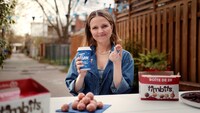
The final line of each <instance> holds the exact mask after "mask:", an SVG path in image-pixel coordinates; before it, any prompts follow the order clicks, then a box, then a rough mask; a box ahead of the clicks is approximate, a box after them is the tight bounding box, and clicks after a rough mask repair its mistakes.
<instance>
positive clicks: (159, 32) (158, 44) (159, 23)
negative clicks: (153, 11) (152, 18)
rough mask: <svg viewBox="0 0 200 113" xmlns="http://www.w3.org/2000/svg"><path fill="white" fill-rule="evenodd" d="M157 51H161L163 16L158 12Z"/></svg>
mask: <svg viewBox="0 0 200 113" xmlns="http://www.w3.org/2000/svg"><path fill="white" fill-rule="evenodd" d="M157 49H158V51H161V14H160V11H158V12H157Z"/></svg>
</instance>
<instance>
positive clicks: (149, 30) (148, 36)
mask: <svg viewBox="0 0 200 113" xmlns="http://www.w3.org/2000/svg"><path fill="white" fill-rule="evenodd" d="M150 32H151V22H150V14H147V36H146V37H147V40H146V41H147V46H146V48H147V49H148V50H151V39H150V35H151V33H150Z"/></svg>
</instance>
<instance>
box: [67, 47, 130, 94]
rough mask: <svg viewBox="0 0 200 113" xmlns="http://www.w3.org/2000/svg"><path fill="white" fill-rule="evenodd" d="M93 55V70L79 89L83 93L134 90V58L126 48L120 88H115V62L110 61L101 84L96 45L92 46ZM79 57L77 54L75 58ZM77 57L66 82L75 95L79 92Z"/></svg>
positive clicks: (123, 54) (123, 53)
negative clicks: (76, 86) (77, 90)
mask: <svg viewBox="0 0 200 113" xmlns="http://www.w3.org/2000/svg"><path fill="white" fill-rule="evenodd" d="M90 48H91V49H92V55H91V70H88V71H87V74H86V76H85V79H84V87H83V88H82V89H81V90H80V91H79V92H83V93H85V94H86V93H88V92H92V93H93V94H94V95H107V94H122V93H130V92H131V91H132V88H133V87H132V85H133V78H134V60H133V58H132V56H131V54H130V53H129V52H128V51H126V50H124V49H123V51H122V76H123V78H122V81H121V83H120V85H119V87H118V88H115V86H114V83H113V63H112V61H110V60H109V61H108V63H107V65H106V67H105V69H104V72H103V78H102V82H101V84H100V80H101V78H100V75H99V72H98V69H97V59H96V54H95V49H96V48H95V47H94V46H91V47H90ZM113 50H114V45H113V46H112V49H111V51H113ZM76 57H77V54H76V56H75V58H76ZM75 58H74V59H73V60H72V62H71V65H70V68H69V70H68V73H67V76H66V79H65V82H66V85H67V87H68V89H69V90H70V93H71V94H73V95H74V96H75V95H77V94H78V93H77V92H75V88H74V85H75V81H76V78H77V77H78V75H79V74H78V72H77V69H76V65H75Z"/></svg>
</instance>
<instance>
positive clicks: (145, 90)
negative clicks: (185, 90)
mask: <svg viewBox="0 0 200 113" xmlns="http://www.w3.org/2000/svg"><path fill="white" fill-rule="evenodd" d="M179 78H180V75H174V74H173V71H157V72H156V71H155V72H148V71H143V72H139V93H140V97H141V100H171V101H177V100H179Z"/></svg>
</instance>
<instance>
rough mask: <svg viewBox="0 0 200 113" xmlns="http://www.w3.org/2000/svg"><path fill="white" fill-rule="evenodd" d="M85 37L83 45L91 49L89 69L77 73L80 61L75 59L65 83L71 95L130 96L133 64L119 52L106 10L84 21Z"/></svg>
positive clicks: (126, 56) (93, 13)
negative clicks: (90, 93)
mask: <svg viewBox="0 0 200 113" xmlns="http://www.w3.org/2000/svg"><path fill="white" fill-rule="evenodd" d="M85 34H86V43H85V45H84V46H90V48H91V49H92V55H91V70H88V71H85V70H80V67H81V66H82V62H81V59H80V58H79V57H78V56H77V55H76V56H75V58H74V59H73V60H72V63H71V65H70V68H69V71H68V73H67V77H66V80H65V82H66V85H67V87H68V88H69V90H70V93H72V94H73V95H77V94H78V93H79V92H83V93H85V94H86V93H88V92H92V93H93V94H95V95H106V94H122V93H130V92H131V90H132V83H133V76H134V67H133V65H134V61H133V58H132V56H131V54H130V53H129V52H128V51H126V50H123V49H120V47H121V46H120V45H119V43H120V38H119V37H118V35H117V32H116V25H115V23H114V19H113V18H112V16H111V15H110V14H109V13H108V12H107V11H105V10H97V11H93V12H92V13H91V14H90V15H89V17H88V19H87V21H86V25H85ZM116 45H117V46H116ZM118 48H119V49H118Z"/></svg>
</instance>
